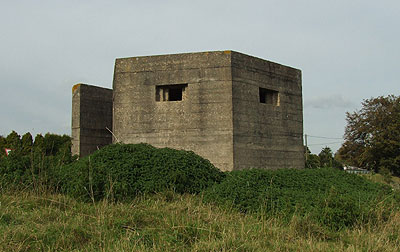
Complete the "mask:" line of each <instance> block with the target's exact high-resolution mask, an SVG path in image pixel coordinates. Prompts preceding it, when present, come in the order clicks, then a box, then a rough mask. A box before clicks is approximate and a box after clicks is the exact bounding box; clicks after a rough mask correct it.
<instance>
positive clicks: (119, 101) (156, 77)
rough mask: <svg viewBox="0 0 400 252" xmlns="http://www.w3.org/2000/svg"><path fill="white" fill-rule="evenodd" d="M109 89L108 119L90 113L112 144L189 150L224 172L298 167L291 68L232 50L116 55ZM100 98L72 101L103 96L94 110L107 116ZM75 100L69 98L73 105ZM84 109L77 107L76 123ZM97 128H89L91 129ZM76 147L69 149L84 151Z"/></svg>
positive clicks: (297, 75)
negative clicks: (100, 107) (107, 128)
mask: <svg viewBox="0 0 400 252" xmlns="http://www.w3.org/2000/svg"><path fill="white" fill-rule="evenodd" d="M260 88H261V90H260ZM93 90H94V89H93ZM88 91H89V89H88ZM93 92H95V91H93ZM96 92H97V91H96ZM96 92H95V93H96ZM111 92H112V102H111V104H112V115H110V113H108V112H107V113H104V112H100V110H99V111H97V110H96V111H97V112H95V111H94V112H93V115H94V114H96V113H97V114H96V115H97V116H92V118H95V121H96V122H100V121H102V120H104V121H107V123H109V122H110V121H112V130H113V134H114V138H113V142H116V141H120V142H124V143H140V142H145V143H149V144H152V145H154V146H156V147H171V148H176V149H185V150H192V151H194V152H196V153H197V154H199V155H201V156H203V157H205V158H207V159H209V160H210V161H211V162H212V163H213V164H214V165H215V166H217V167H218V168H220V169H221V170H224V171H227V170H237V169H247V168H266V169H276V168H303V167H304V155H303V153H304V149H303V138H302V136H303V112H302V88H301V71H300V70H298V69H295V68H291V67H287V66H283V65H280V64H277V63H273V62H270V61H266V60H263V59H259V58H256V57H252V56H248V55H245V54H241V53H238V52H234V51H216V52H202V53H186V54H174V55H159V56H145V57H131V58H121V59H117V60H116V62H115V70H114V81H113V89H112V91H111ZM106 93H107V95H104V96H99V95H97V96H96V97H99V99H97V100H95V101H94V100H93V99H92V97H91V96H82V95H81V98H80V100H79V101H80V103H82V102H83V101H85V100H86V99H87V100H88V101H87V103H88V104H90V103H91V102H92V101H93V102H96V103H102V99H103V101H104V103H105V104H107V105H104V109H105V110H101V111H108V108H109V104H110V96H109V94H110V90H107V91H104V94H106ZM260 95H261V96H264V95H265V97H264V98H260ZM101 97H102V98H101ZM77 102H78V100H77V99H75V100H74V98H73V107H74V106H75V107H76V106H78V105H77ZM89 107H90V106H89ZM89 107H88V106H84V109H82V106H81V114H80V117H79V120H80V121H81V124H82V122H83V121H87V120H88V119H87V117H85V116H84V115H83V113H82V111H86V110H88V109H89ZM106 108H107V109H106ZM85 113H86V112H85ZM74 117H75V120H76V118H78V117H77V116H76V115H74V112H73V127H74V125H77V124H78V123H76V122H75V123H74ZM105 117H107V118H105ZM107 123H104V125H105V124H107ZM104 125H100V124H99V123H96V127H99V128H96V129H100V127H104ZM75 128H76V127H75ZM110 128H111V126H110ZM75 130H76V129H75ZM73 131H74V128H73ZM81 131H82V130H81ZM87 133H88V134H86V133H85V134H83V135H85V137H87V139H86V140H87V141H86V142H85V143H84V145H90V146H92V147H93V146H94V145H96V144H97V142H96V141H100V140H99V139H100V138H101V137H100V135H97V136H96V137H94V138H93V139H92V140H93V143H92V142H91V140H90V139H89V137H90V133H89V131H87ZM75 135H77V134H75ZM105 136H106V134H104V135H102V137H105ZM81 137H82V134H81ZM107 137H110V134H108V135H107ZM73 138H74V134H73ZM95 139H96V140H95ZM102 139H103V138H102ZM107 139H109V138H107ZM103 140H104V141H103V142H102V143H105V142H106V141H105V138H104V139H103ZM73 141H74V146H75V145H79V142H80V144H81V145H82V140H79V139H76V138H74V140H73ZM107 141H108V140H107ZM89 149H90V148H89ZM89 149H88V150H89ZM92 149H93V148H92ZM82 150H83V149H82V148H81V149H80V150H79V151H78V150H77V149H76V148H75V147H74V151H75V153H78V154H80V155H86V154H87V153H88V152H85V153H83V152H82ZM89 152H90V151H89Z"/></svg>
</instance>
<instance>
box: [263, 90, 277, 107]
mask: <svg viewBox="0 0 400 252" xmlns="http://www.w3.org/2000/svg"><path fill="white" fill-rule="evenodd" d="M259 90H260V91H259V93H260V103H265V104H271V105H274V106H279V92H278V91H275V90H271V89H266V88H260V89H259Z"/></svg>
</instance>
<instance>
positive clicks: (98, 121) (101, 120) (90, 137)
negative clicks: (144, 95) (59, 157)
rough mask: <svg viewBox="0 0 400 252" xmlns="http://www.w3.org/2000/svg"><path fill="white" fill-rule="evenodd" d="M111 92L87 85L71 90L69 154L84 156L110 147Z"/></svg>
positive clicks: (76, 86)
mask: <svg viewBox="0 0 400 252" xmlns="http://www.w3.org/2000/svg"><path fill="white" fill-rule="evenodd" d="M112 94H113V92H112V90H111V89H107V88H100V87H95V86H90V85H86V84H76V85H74V86H73V88H72V154H74V155H80V156H86V155H88V154H90V153H93V152H94V151H96V150H97V149H98V148H100V147H102V146H105V145H108V144H111V143H112V135H111V133H110V132H109V131H108V130H107V129H106V127H107V128H109V129H110V130H111V129H112Z"/></svg>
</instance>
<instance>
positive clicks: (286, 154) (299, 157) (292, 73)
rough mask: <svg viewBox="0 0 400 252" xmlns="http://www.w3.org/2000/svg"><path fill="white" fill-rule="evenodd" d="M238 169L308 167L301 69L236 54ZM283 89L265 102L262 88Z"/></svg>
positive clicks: (233, 53)
mask: <svg viewBox="0 0 400 252" xmlns="http://www.w3.org/2000/svg"><path fill="white" fill-rule="evenodd" d="M232 86H233V99H232V103H233V146H234V148H233V153H234V169H245V168H249V167H255V168H270V169H277V168H304V147H303V108H302V88H301V71H300V70H297V69H294V68H291V67H287V66H283V65H280V64H277V63H273V62H269V61H266V60H262V59H259V58H255V57H250V56H248V55H244V54H241V53H237V52H232ZM260 88H264V89H268V90H273V91H275V92H276V91H277V92H276V93H277V95H278V100H279V101H278V102H277V104H265V103H260V98H259V95H260V93H259V89H260Z"/></svg>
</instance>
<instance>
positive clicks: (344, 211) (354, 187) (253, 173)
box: [204, 168, 394, 230]
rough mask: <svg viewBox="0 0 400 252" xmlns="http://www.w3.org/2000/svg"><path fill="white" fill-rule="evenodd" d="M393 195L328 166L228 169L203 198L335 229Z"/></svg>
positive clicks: (368, 214) (367, 216)
mask: <svg viewBox="0 0 400 252" xmlns="http://www.w3.org/2000/svg"><path fill="white" fill-rule="evenodd" d="M393 197H394V194H392V190H391V189H390V188H389V187H386V186H383V185H380V184H376V183H373V182H370V181H367V180H366V179H364V178H362V177H360V176H357V175H354V174H348V173H345V172H343V171H340V170H337V169H332V168H326V169H312V170H310V169H304V170H295V169H281V170H260V169H251V170H243V171H233V172H230V173H228V174H227V177H226V178H225V179H224V180H223V181H222V182H221V183H220V184H216V185H214V186H212V187H210V188H208V189H206V190H205V192H204V199H205V201H206V202H214V203H217V204H218V205H225V206H229V207H233V208H236V209H238V210H240V211H242V212H253V213H261V214H263V215H265V216H274V215H280V216H281V217H283V218H284V219H285V218H286V219H287V220H289V219H290V218H291V217H292V216H293V215H296V216H303V217H307V218H311V219H312V220H314V221H316V222H318V223H320V224H323V225H324V226H328V227H329V228H331V229H334V230H339V229H342V228H344V227H351V226H353V225H355V224H356V223H358V222H359V221H360V220H363V219H365V220H366V219H369V220H370V219H371V218H373V216H371V215H372V214H373V211H371V210H373V209H374V208H375V207H376V204H377V203H378V202H381V203H384V202H388V200H389V199H393Z"/></svg>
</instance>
